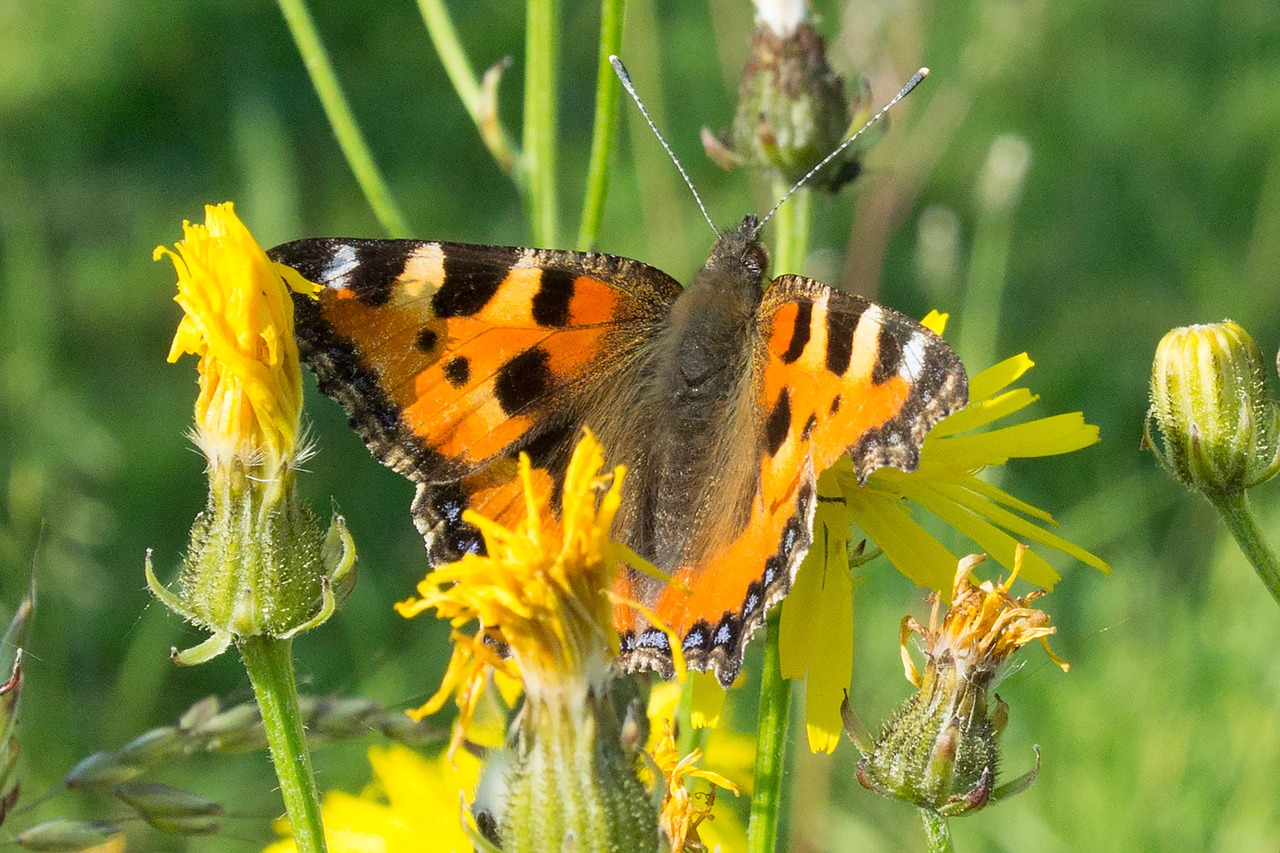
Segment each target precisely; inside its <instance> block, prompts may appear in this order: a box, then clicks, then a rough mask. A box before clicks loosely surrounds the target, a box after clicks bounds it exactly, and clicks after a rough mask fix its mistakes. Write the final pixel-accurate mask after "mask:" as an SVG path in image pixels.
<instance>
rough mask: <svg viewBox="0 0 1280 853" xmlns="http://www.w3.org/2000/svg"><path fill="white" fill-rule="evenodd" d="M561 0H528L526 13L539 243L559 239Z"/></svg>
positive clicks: (527, 144) (533, 210) (530, 188)
mask: <svg viewBox="0 0 1280 853" xmlns="http://www.w3.org/2000/svg"><path fill="white" fill-rule="evenodd" d="M559 24H560V1H559V0H528V6H527V13H526V17H525V52H524V56H525V65H526V68H525V75H524V143H523V145H524V160H523V166H524V168H523V169H522V171H523V173H524V176H525V181H524V185H525V192H526V202H527V204H528V209H529V223H530V225H531V226H532V228H533V242H534V244H535V245H537V246H542V247H544V248H554V247H555V246H556V245H557V242H558V232H559V221H558V220H559V215H558V202H557V199H556V126H557V118H556V110H557V104H556V82H557V81H556V73H557V58H558V56H559V52H560V31H559Z"/></svg>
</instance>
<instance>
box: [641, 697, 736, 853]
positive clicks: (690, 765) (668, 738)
mask: <svg viewBox="0 0 1280 853" xmlns="http://www.w3.org/2000/svg"><path fill="white" fill-rule="evenodd" d="M701 760H702V750H700V749H695V750H693V751H692V752H690V753H689V754H688V755H686V756H684V757H681V756H680V750H679V749H678V748H677V747H676V735H675V726H673V725H672V723H671V720H669V719H664V720H662V736H661V737H660V738H659V739H658V741H657V743H656V745H655V746H654V747H653V761H654V763H655V764H656V765H657V766H658V770H659V771H660V772H661V773H662V779H663V783H664V789H665V790H664V792H663V795H662V811H661V812H660V813H659V815H658V826H659V827H660V828H661V830H662V834H663V836H664V837H665V838H666V840H667V843H668V845H670V848H671V853H682V851H684V850H685V849H702V844H701V841H700V839H699V836H698V827H699V825H700V824H702V822H703V821H705V820H707V819H708V818H711V817H712V815H711V807H712V806H713V805H715V801H716V788H723V789H724V790H726V791H732V792H733V795H734V796H735V797H736V796H737V795H738V786H737V785H735V784H733V783H732V782H730V781H729V780H728V779H726V778H725V777H724V776H721V775H720V774H719V773H715V772H713V771H711V770H703V769H701V768H699V767H698V766H697V764H698V762H699V761H701ZM691 779H702V780H703V781H705V782H709V783H710V784H711V787H710V788H709V789H708V790H707V791H705V792H701V791H699V792H694V791H690V790H689V788H688V786H687V784H686V782H687V781H688V780H691ZM686 845H697V846H696V847H689V848H686Z"/></svg>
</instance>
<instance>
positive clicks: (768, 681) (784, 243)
mask: <svg viewBox="0 0 1280 853" xmlns="http://www.w3.org/2000/svg"><path fill="white" fill-rule="evenodd" d="M788 189H790V186H789V185H788V184H787V183H786V182H785V181H783V180H781V179H778V180H776V181H775V182H774V188H773V192H774V195H775V197H777V198H782V195H783V194H784V193H785V192H786V191H787V190H788ZM811 200H812V199H811V196H810V195H809V190H808V188H805V187H802V188H801V189H799V190H797V191H796V193H795V195H793V196H792V197H791V199H790V200H789V201H788V202H787V203H786V204H784V205H783V206H782V207H780V208H778V212H777V214H776V215H775V216H774V218H773V222H774V249H773V268H774V270H775V271H776V272H779V273H795V274H797V275H799V274H801V273H803V272H804V259H805V256H806V255H807V254H808V251H809V211H810V202H811ZM781 615H782V608H780V607H779V608H776V609H774V611H773V612H772V613H770V614H769V618H768V619H767V620H766V621H765V637H764V642H765V645H764V663H763V665H762V670H761V680H760V720H759V726H760V728H759V733H758V734H757V736H756V767H755V781H754V790H753V792H752V795H751V820H750V824H749V825H748V828H747V849H748V851H750V853H772V851H774V850H776V849H777V848H778V829H779V820H778V817H779V815H780V814H781V813H782V772H783V770H784V768H785V767H786V763H787V761H786V757H787V756H786V753H787V738H788V733H789V730H790V727H791V682H790V681H789V680H788V679H786V678H783V677H782V669H781V665H780V664H781V659H782V656H781V650H780V648H779V645H778V638H779V634H780V632H779V630H778V623H779V620H780V619H781Z"/></svg>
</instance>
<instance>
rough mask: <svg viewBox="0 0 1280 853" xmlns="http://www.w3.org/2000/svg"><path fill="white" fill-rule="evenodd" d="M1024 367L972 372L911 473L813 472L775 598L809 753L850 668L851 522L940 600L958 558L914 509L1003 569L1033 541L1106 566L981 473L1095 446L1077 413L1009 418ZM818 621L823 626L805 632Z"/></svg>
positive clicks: (932, 324)
mask: <svg viewBox="0 0 1280 853" xmlns="http://www.w3.org/2000/svg"><path fill="white" fill-rule="evenodd" d="M945 322H946V316H945V315H940V314H936V313H934V314H930V316H929V317H927V318H925V320H924V325H926V326H928V327H929V328H931V329H933V331H935V332H938V333H941V332H942V329H943V326H944V325H945ZM1033 366H1034V362H1032V361H1031V359H1030V358H1028V357H1027V355H1026V354H1025V353H1022V354H1020V355H1016V356H1014V357H1013V358H1009V359H1005V360H1004V361H1002V362H1000V363H999V364H996V365H994V366H992V367H989V368H987V369H986V370H984V371H982V372H981V373H978V374H977V375H976V376H974V377H972V378H971V379H970V380H969V400H970V402H969V405H968V406H966V407H965V408H964V409H961V410H960V411H958V412H955V413H953V414H951V415H950V416H948V417H946V418H944V419H943V420H942V421H940V422H938V423H937V424H935V425H934V427H933V429H932V430H930V431H929V434H928V435H927V436H926V437H925V440H924V444H923V446H922V447H921V450H920V464H919V467H917V469H916V470H915V471H909V472H908V471H900V470H898V469H897V468H881V469H879V470H877V471H875V472H873V473H872V474H871V476H870V477H868V478H867V482H866V483H865V484H860V483H859V482H858V478H857V476H856V474H855V473H854V470H853V464H852V461H851V460H850V459H849V458H848V457H844V458H842V459H841V460H840V461H839V462H837V463H836V464H835V465H834V466H832V468H831V469H830V470H828V471H827V472H825V473H824V474H823V475H822V476H821V477H819V479H818V495H819V504H818V511H817V517H816V519H815V522H814V546H813V548H812V549H811V550H810V552H809V555H808V556H807V557H806V559H805V561H804V562H803V563H802V564H801V566H800V569H799V572H798V574H797V577H796V580H795V583H794V584H793V586H792V589H791V592H790V593H789V594H788V596H787V598H786V599H785V600H784V602H783V610H782V627H781V635H782V636H781V655H782V671H783V674H784V675H786V676H787V677H788V678H803V677H807V685H806V724H807V726H808V733H809V745H810V748H811V749H813V750H814V751H815V752H817V751H822V750H825V751H831V750H833V749H834V748H835V745H836V743H837V742H838V739H839V732H840V731H841V720H840V717H839V712H838V709H839V706H840V698H841V696H842V695H843V694H844V692H845V691H846V690H848V689H849V682H850V678H851V676H852V672H853V614H852V595H853V584H852V581H851V580H850V578H849V564H848V559H847V557H846V549H847V545H848V542H849V540H850V537H851V536H852V534H851V532H850V531H851V526H850V525H851V524H856V525H857V527H858V528H860V529H861V532H862V534H865V536H866V538H867V539H868V540H869V541H870V543H872V544H874V546H875V547H876V548H878V549H879V550H880V551H882V552H883V553H884V556H885V557H887V558H888V560H889V562H890V563H892V564H893V566H894V567H895V568H896V569H897V570H898V571H900V572H901V573H902V574H904V575H905V576H907V577H908V578H910V579H911V580H912V581H914V582H915V583H917V584H918V585H920V586H923V587H926V588H930V589H934V590H938V591H939V592H941V593H942V594H943V596H944V598H945V597H946V596H948V595H949V594H950V593H951V590H952V579H953V573H954V567H955V565H956V563H957V560H958V557H957V556H956V555H955V554H953V553H952V552H951V551H950V550H948V549H947V548H946V547H945V546H944V545H943V544H942V543H941V542H939V541H938V540H937V539H936V538H935V537H934V536H933V535H932V534H930V533H929V532H928V531H927V530H926V529H925V528H924V527H923V526H922V525H921V524H920V522H919V521H917V519H916V517H915V516H914V515H913V511H914V510H916V509H920V510H924V511H926V512H927V513H929V514H931V515H933V516H935V517H936V518H938V519H939V520H941V521H943V522H944V523H946V524H947V525H949V526H951V527H952V528H954V529H955V530H957V531H959V532H960V533H961V534H963V535H964V536H966V537H968V538H969V539H971V540H972V541H973V542H974V543H975V544H976V545H977V546H978V548H979V549H980V550H982V551H985V552H986V553H988V554H990V555H991V556H992V558H993V559H995V560H996V562H998V563H1000V564H1001V565H1002V566H1005V567H1006V568H1012V567H1013V565H1014V559H1015V554H1016V552H1017V546H1018V544H1019V543H1020V542H1033V543H1039V544H1041V545H1046V546H1048V547H1050V548H1054V549H1056V550H1058V551H1061V552H1063V553H1065V554H1067V555H1069V556H1071V557H1074V558H1076V559H1078V560H1080V561H1081V562H1083V563H1085V564H1087V565H1090V566H1094V567H1095V568H1098V569H1100V570H1102V571H1104V572H1105V571H1109V570H1110V567H1109V566H1108V565H1107V563H1106V562H1105V561H1103V560H1102V559H1101V558H1099V557H1098V556H1096V555H1094V554H1092V553H1090V552H1089V551H1086V550H1085V549H1083V548H1081V547H1079V546H1077V545H1075V544H1073V543H1071V542H1070V541H1068V540H1066V539H1064V538H1063V537H1061V536H1059V535H1057V534H1056V533H1054V532H1053V531H1052V530H1051V529H1050V528H1052V527H1056V526H1057V522H1055V521H1054V519H1053V516H1052V515H1050V514H1049V513H1048V512H1046V511H1044V510H1042V509H1040V508H1038V507H1035V506H1033V505H1031V504H1029V503H1027V502H1025V501H1023V500H1020V499H1019V498H1017V497H1015V496H1013V495H1011V494H1009V493H1008V492H1006V491H1005V490H1003V489H1001V488H1000V487H998V486H995V485H992V484H991V483H989V482H987V481H985V480H983V479H982V478H981V477H980V476H979V474H980V472H981V471H982V470H983V469H984V468H988V467H995V466H1000V465H1004V464H1005V463H1006V462H1008V461H1009V460H1010V459H1027V458H1035V457H1041V456H1057V455H1061V454H1064V453H1072V452H1074V451H1077V450H1081V449H1083V448H1085V447H1088V446H1089V445H1091V444H1094V443H1096V442H1097V441H1098V428H1097V427H1096V426H1093V425H1092V424H1088V423H1085V420H1084V416H1083V414H1081V413H1080V412H1072V413H1069V414H1062V415H1053V416H1050V417H1046V418H1038V419H1034V420H1030V421H1023V422H1021V423H1013V424H1010V423H1008V419H1009V418H1011V417H1013V416H1014V415H1016V414H1018V413H1019V412H1022V411H1023V410H1024V409H1026V408H1027V407H1028V406H1030V405H1031V404H1032V403H1034V402H1035V401H1036V400H1037V399H1039V398H1038V396H1037V395H1036V394H1033V393H1032V392H1031V391H1030V390H1028V389H1026V388H1010V387H1009V386H1011V385H1012V384H1013V383H1014V382H1015V381H1017V380H1018V379H1019V378H1021V377H1022V375H1023V374H1025V373H1026V372H1027V371H1028V370H1030V369H1031V368H1032V367H1033ZM1021 560H1022V564H1021V566H1022V567H1021V569H1020V571H1021V576H1022V577H1023V578H1024V579H1026V580H1028V581H1031V582H1032V583H1034V584H1036V585H1037V586H1040V587H1044V588H1046V589H1051V588H1052V587H1053V585H1054V583H1055V582H1056V581H1057V580H1058V578H1059V575H1058V573H1057V571H1055V570H1054V568H1053V567H1052V566H1051V565H1050V564H1049V563H1048V562H1047V561H1046V560H1045V559H1044V558H1043V557H1040V556H1039V555H1037V554H1035V553H1032V552H1030V551H1028V552H1027V553H1026V554H1025V556H1024V557H1022V558H1021ZM815 614H821V617H819V616H817V615H815ZM819 624H820V625H821V626H822V630H821V632H818V631H817V630H815V626H817V625H819Z"/></svg>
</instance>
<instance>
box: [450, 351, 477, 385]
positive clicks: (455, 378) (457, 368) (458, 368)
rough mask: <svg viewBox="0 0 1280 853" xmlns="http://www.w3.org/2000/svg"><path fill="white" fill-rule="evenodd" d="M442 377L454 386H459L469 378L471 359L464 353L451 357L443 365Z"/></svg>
mask: <svg viewBox="0 0 1280 853" xmlns="http://www.w3.org/2000/svg"><path fill="white" fill-rule="evenodd" d="M444 378H445V379H448V380H449V384H450V385H452V386H453V387H454V388H461V387H462V386H463V385H466V384H467V382H468V381H469V380H470V379H471V360H470V359H469V358H467V357H466V356H465V355H460V356H457V357H456V358H451V359H449V360H448V361H447V362H445V365H444Z"/></svg>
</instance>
